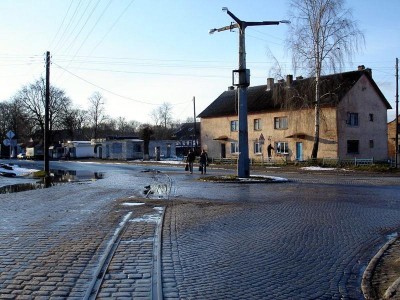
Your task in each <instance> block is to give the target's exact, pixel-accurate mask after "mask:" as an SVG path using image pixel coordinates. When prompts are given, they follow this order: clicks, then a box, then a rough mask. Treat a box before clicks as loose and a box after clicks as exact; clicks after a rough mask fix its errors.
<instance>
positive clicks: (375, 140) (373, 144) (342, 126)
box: [337, 75, 388, 160]
mask: <svg viewBox="0 0 400 300" xmlns="http://www.w3.org/2000/svg"><path fill="white" fill-rule="evenodd" d="M337 110H338V133H339V137H340V139H339V149H338V156H339V157H340V158H354V157H357V158H374V159H375V160H386V159H387V158H388V147H387V107H386V105H385V103H383V101H382V100H381V98H380V96H379V94H378V93H377V92H376V91H375V89H374V87H373V86H372V85H371V83H370V82H369V80H368V79H367V78H366V77H365V75H364V76H362V77H361V78H360V80H359V81H358V82H357V83H356V84H355V85H354V87H353V88H352V89H351V90H350V91H349V93H348V94H347V95H345V97H344V98H343V99H342V100H341V101H340V103H339V105H338V108H337ZM349 113H357V114H358V125H357V126H350V125H349V124H348V122H347V120H348V114H349ZM349 140H358V141H359V151H358V153H348V141H349Z"/></svg>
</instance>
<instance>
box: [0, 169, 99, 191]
mask: <svg viewBox="0 0 400 300" xmlns="http://www.w3.org/2000/svg"><path fill="white" fill-rule="evenodd" d="M50 172H51V183H50V185H51V186H54V185H58V184H64V183H68V182H82V181H93V180H98V179H103V178H104V173H103V172H94V173H93V172H89V171H74V170H51V171H50ZM43 188H44V179H40V180H39V181H38V182H36V183H17V184H11V185H6V186H3V187H0V194H10V193H18V192H24V191H31V190H37V189H43Z"/></svg>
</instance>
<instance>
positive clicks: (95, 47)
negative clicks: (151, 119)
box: [89, 0, 135, 56]
mask: <svg viewBox="0 0 400 300" xmlns="http://www.w3.org/2000/svg"><path fill="white" fill-rule="evenodd" d="M134 1H135V0H131V2H130V3H129V4H128V5H127V6H126V7H125V9H123V10H122V12H121V14H120V15H119V16H118V18H117V19H116V20H115V21H114V23H113V24H112V25H111V27H110V28H109V29H108V30H107V32H106V34H104V36H103V37H102V38H101V40H100V41H99V42H98V43H97V44H96V46H94V48H93V49H92V51H90V53H89V56H90V55H91V54H92V53H93V52H94V51H95V50H96V49H97V47H98V46H99V45H100V44H101V43H102V42H103V41H104V39H105V38H106V37H107V35H108V34H109V33H110V32H111V30H112V29H113V28H114V27H115V25H116V24H117V23H118V21H119V20H120V19H121V18H122V16H123V15H124V14H125V13H126V12H127V11H128V9H129V7H130V6H131V5H132V3H133V2H134Z"/></svg>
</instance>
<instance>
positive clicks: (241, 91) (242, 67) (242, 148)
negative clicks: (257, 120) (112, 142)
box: [209, 7, 290, 178]
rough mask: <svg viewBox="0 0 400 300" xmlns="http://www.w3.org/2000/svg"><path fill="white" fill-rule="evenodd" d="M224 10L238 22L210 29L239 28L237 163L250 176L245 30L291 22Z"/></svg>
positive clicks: (235, 74)
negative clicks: (258, 19) (242, 16)
mask: <svg viewBox="0 0 400 300" xmlns="http://www.w3.org/2000/svg"><path fill="white" fill-rule="evenodd" d="M222 10H223V11H226V13H227V14H228V15H229V16H230V17H231V18H232V19H233V20H234V21H235V22H236V23H235V24H231V25H228V26H225V27H222V28H219V29H217V28H214V29H211V30H210V31H209V33H210V34H213V33H214V32H220V31H225V30H232V29H233V28H238V29H239V68H238V70H234V71H233V74H232V75H233V78H234V79H235V78H236V77H238V83H235V82H233V85H234V86H237V87H238V95H239V97H238V98H239V103H238V106H239V107H238V111H239V113H238V115H239V116H238V117H239V158H238V165H237V169H238V170H237V175H238V177H240V178H248V177H250V161H249V138H248V125H247V87H248V86H249V85H250V70H249V69H246V47H245V31H246V27H247V26H261V25H279V24H280V23H290V22H289V21H286V20H283V21H262V22H245V21H242V20H240V19H239V18H237V17H236V16H235V15H234V14H233V13H231V12H230V11H229V10H228V8H226V7H223V8H222Z"/></svg>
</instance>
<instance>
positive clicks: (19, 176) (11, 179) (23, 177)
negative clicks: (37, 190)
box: [0, 164, 39, 187]
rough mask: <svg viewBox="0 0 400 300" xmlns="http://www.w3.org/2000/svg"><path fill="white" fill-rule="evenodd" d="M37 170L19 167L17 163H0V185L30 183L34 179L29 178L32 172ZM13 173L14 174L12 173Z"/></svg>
mask: <svg viewBox="0 0 400 300" xmlns="http://www.w3.org/2000/svg"><path fill="white" fill-rule="evenodd" d="M36 171H39V170H36V169H26V168H21V167H19V166H17V165H8V164H0V175H1V174H3V175H2V176H0V187H3V186H6V185H12V184H17V183H32V182H36V181H37V180H36V179H32V178H29V177H28V176H29V175H31V174H32V173H33V172H36ZM14 174H15V175H14Z"/></svg>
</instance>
